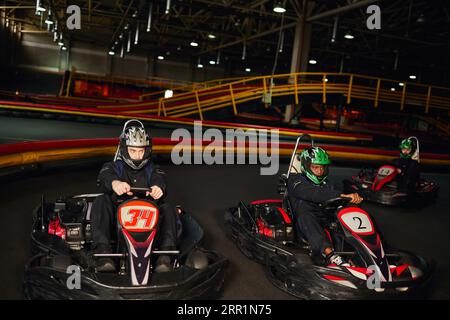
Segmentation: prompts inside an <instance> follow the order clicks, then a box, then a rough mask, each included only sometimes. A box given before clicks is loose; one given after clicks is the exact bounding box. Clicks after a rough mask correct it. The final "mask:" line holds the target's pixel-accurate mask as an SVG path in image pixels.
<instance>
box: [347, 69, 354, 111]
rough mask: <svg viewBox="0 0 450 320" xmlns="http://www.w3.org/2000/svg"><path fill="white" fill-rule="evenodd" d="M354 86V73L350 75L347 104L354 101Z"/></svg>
mask: <svg viewBox="0 0 450 320" xmlns="http://www.w3.org/2000/svg"><path fill="white" fill-rule="evenodd" d="M352 87H353V74H352V75H351V76H350V82H349V84H348V92H347V105H349V104H350V102H351V101H352Z"/></svg>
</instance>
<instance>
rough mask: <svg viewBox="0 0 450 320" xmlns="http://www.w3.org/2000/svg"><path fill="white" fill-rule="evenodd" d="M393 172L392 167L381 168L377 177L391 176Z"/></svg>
mask: <svg viewBox="0 0 450 320" xmlns="http://www.w3.org/2000/svg"><path fill="white" fill-rule="evenodd" d="M394 171H395V168H394V167H391V166H389V167H387V166H386V167H381V168H380V169H378V175H379V176H380V177H387V176H389V175H391V174H392V173H393V172H394Z"/></svg>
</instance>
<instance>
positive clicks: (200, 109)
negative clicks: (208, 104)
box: [195, 91, 203, 121]
mask: <svg viewBox="0 0 450 320" xmlns="http://www.w3.org/2000/svg"><path fill="white" fill-rule="evenodd" d="M195 100H196V101H197V108H198V114H199V115H200V120H202V121H203V114H202V108H201V107H200V98H199V97H198V91H195Z"/></svg>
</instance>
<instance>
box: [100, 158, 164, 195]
mask: <svg viewBox="0 0 450 320" xmlns="http://www.w3.org/2000/svg"><path fill="white" fill-rule="evenodd" d="M114 180H119V181H123V182H126V183H128V184H129V185H130V186H131V187H137V188H150V187H151V186H158V187H160V188H161V190H162V191H163V195H164V196H165V194H166V182H165V179H164V171H162V170H161V169H158V168H156V167H155V165H154V164H153V163H152V162H148V164H147V165H146V166H145V167H144V168H142V169H140V170H134V169H132V168H130V167H129V166H128V165H127V164H126V163H125V162H123V161H122V160H117V161H112V162H107V163H105V164H104V165H103V167H102V169H101V170H100V173H99V174H98V178H97V185H98V186H99V187H100V189H101V190H102V192H104V193H106V194H112V193H113V189H112V182H113V181H114Z"/></svg>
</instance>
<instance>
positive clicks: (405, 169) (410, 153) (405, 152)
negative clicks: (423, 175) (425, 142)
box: [394, 138, 420, 194]
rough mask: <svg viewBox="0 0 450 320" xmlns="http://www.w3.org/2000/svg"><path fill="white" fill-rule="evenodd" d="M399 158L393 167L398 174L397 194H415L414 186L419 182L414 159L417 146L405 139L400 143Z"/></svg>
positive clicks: (416, 164) (417, 168) (410, 140)
mask: <svg viewBox="0 0 450 320" xmlns="http://www.w3.org/2000/svg"><path fill="white" fill-rule="evenodd" d="M399 148H400V158H398V159H396V160H395V161H394V165H395V166H396V167H397V170H398V172H399V174H400V183H399V188H398V189H399V190H398V191H399V193H406V194H413V193H415V192H416V184H417V182H418V181H419V177H420V171H419V162H418V161H417V160H416V159H415V158H416V156H415V153H416V150H417V146H416V145H415V143H414V141H413V139H411V138H407V139H404V140H402V142H401V143H400V146H399Z"/></svg>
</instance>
